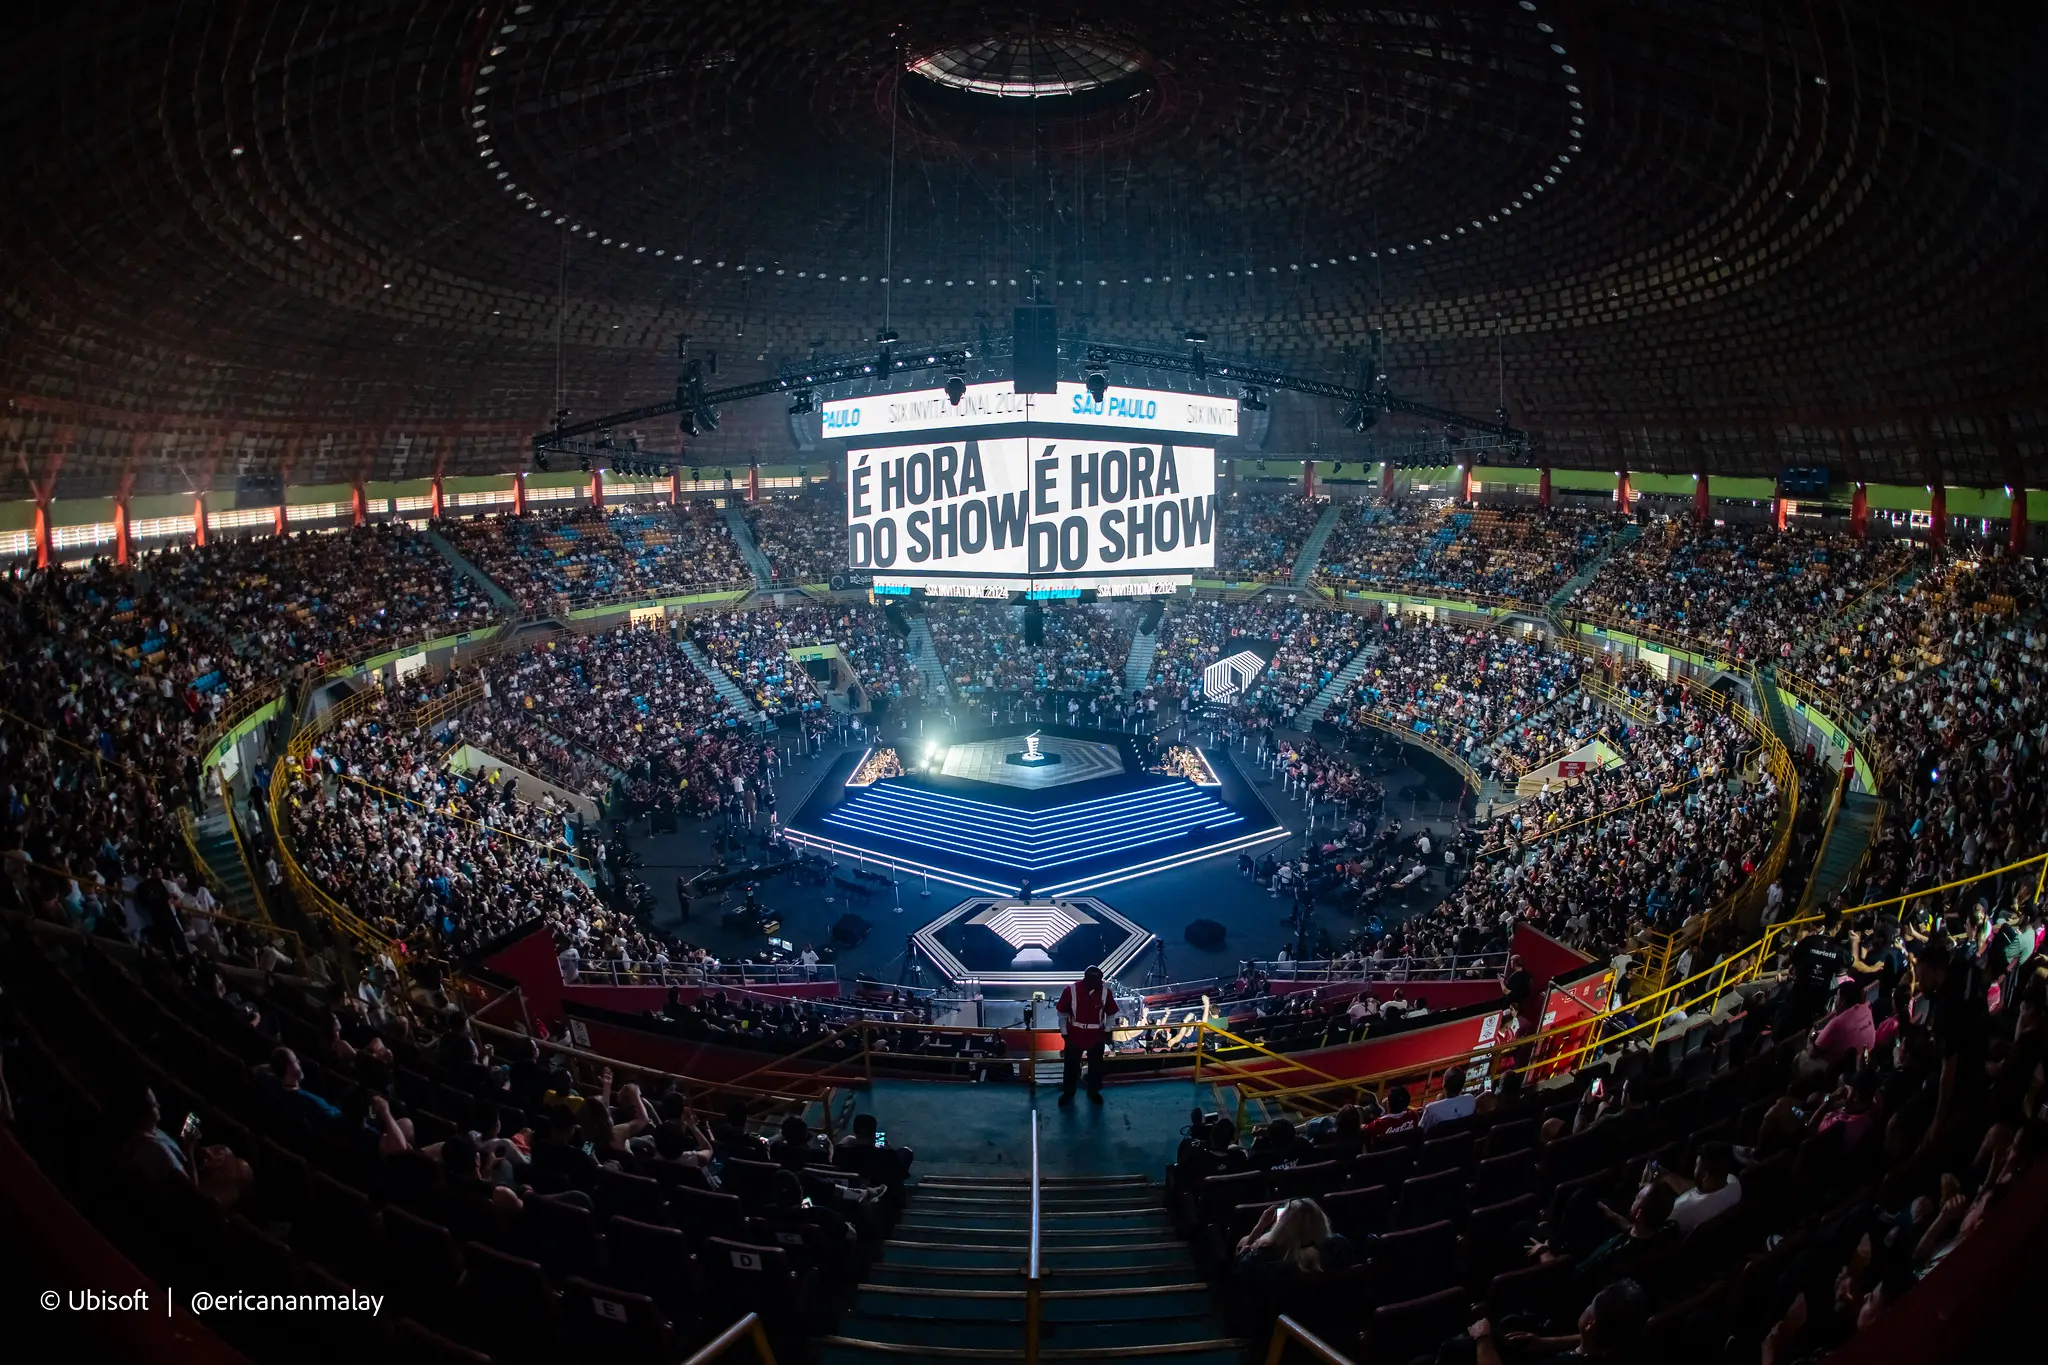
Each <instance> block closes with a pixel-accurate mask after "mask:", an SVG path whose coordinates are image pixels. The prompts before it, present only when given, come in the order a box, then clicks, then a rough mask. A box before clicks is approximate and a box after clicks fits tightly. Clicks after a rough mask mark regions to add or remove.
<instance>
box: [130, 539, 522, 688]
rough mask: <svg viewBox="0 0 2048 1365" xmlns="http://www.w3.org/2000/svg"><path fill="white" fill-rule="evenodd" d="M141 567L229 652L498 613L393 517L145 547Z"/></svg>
mask: <svg viewBox="0 0 2048 1365" xmlns="http://www.w3.org/2000/svg"><path fill="white" fill-rule="evenodd" d="M141 570H142V572H143V573H146V574H147V575H149V578H150V581H151V583H152V584H154V585H155V586H157V587H159V588H161V589H162V590H163V592H164V593H166V594H167V595H169V596H170V597H171V598H172V599H174V600H175V601H176V602H177V603H179V604H181V605H182V607H183V608H184V609H186V610H187V611H188V612H191V613H196V614H198V615H200V616H202V617H204V618H205V619H206V620H207V621H209V622H211V623H212V625H213V626H214V627H215V628H216V629H218V630H221V631H223V632H225V633H227V634H228V635H229V636H230V637H232V638H233V639H234V640H235V641H236V642H237V645H238V649H237V651H236V652H237V653H238V654H239V655H245V656H248V657H250V658H252V659H255V660H263V661H280V662H283V663H285V664H287V665H289V664H296V663H305V662H321V661H323V660H327V659H332V658H337V657H339V658H347V657H349V656H350V655H354V654H360V653H362V652H364V651H365V650H367V649H371V648H374V647H376V646H378V645H381V644H385V643H387V642H395V641H399V640H407V639H422V638H427V637H431V636H439V635H453V634H457V633H459V632H461V631H465V630H476V629H478V628H480V627H483V626H485V625H488V624H490V623H491V622H492V620H493V619H494V618H495V617H496V616H497V615H498V614H499V613H498V611H497V609H496V607H495V606H494V604H493V603H492V602H491V600H490V598H489V596H488V595H486V594H485V593H484V591H483V590H482V589H481V588H479V587H478V586H476V585H475V584H474V583H472V582H471V581H470V580H469V579H468V578H467V577H465V576H464V575H463V574H461V573H459V572H457V571H456V569H455V568H454V566H453V565H451V564H450V563H449V562H448V561H447V559H446V558H445V557H444V556H443V555H442V554H441V553H440V551H438V550H436V549H435V548H434V546H433V544H432V543H431V542H429V541H428V540H427V538H426V537H425V536H424V535H422V534H420V533H419V532H417V531H415V530H413V529H412V527H410V526H408V525H407V524H406V523H404V522H402V521H395V522H381V523H378V524H375V525H369V526H357V527H353V528H351V529H348V530H343V531H300V532H296V533H294V534H291V535H284V536H238V537H227V538H216V539H214V540H213V541H211V542H209V543H208V544H206V545H204V546H198V547H188V548H184V549H178V550H165V551H161V552H159V553H157V554H153V555H150V556H148V557H146V558H145V559H144V560H143V561H142V564H141ZM258 666H259V667H261V665H260V664H259V665H258Z"/></svg>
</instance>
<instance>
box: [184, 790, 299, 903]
mask: <svg viewBox="0 0 2048 1365" xmlns="http://www.w3.org/2000/svg"><path fill="white" fill-rule="evenodd" d="M220 806H221V814H222V815H223V816H225V817H226V819H227V822H228V833H229V835H231V836H232V837H233V838H234V841H235V856H236V857H237V858H239V859H241V862H242V875H243V876H245V877H247V878H248V879H249V894H250V895H251V896H254V897H255V898H256V913H257V914H259V915H261V916H263V918H264V920H265V921H266V922H269V923H272V924H274V923H276V922H277V921H276V917H275V916H273V915H272V914H271V913H270V903H269V902H268V901H267V900H265V899H264V897H263V879H262V878H261V877H259V876H257V875H256V860H255V859H253V858H251V857H250V856H249V846H248V845H247V844H244V843H243V842H242V822H241V821H239V820H237V819H235V792H234V788H232V787H230V786H229V785H228V782H227V779H226V778H224V777H223V778H221V779H220ZM187 818H188V819H189V818H190V817H189V816H187ZM209 870H210V869H209Z"/></svg>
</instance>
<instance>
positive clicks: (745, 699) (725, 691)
mask: <svg viewBox="0 0 2048 1365" xmlns="http://www.w3.org/2000/svg"><path fill="white" fill-rule="evenodd" d="M683 657H684V658H686V659H688V660H689V661H690V665H691V667H693V668H695V669H696V670H697V671H698V672H699V673H701V674H703V675H704V676H705V677H706V678H708V679H710V681H711V690H712V691H714V692H716V693H717V694H718V696H719V700H721V701H723V702H724V703H725V704H726V705H727V706H730V707H731V708H732V709H733V710H734V711H737V712H738V713H739V714H740V715H741V716H742V717H743V718H745V720H746V722H747V724H749V725H765V724H766V723H767V721H768V717H767V716H765V715H763V714H762V713H761V711H760V710H759V709H758V708H757V707H756V706H755V705H754V702H753V698H751V697H749V696H748V695H747V694H746V692H745V690H744V689H742V688H741V687H740V685H739V684H738V683H736V682H734V681H733V680H732V675H731V674H730V673H727V672H726V671H725V670H724V669H722V668H720V667H719V666H718V665H717V664H716V663H714V662H713V661H712V658H711V656H710V655H709V654H706V653H705V652H704V651H703V650H702V649H701V648H700V647H699V646H698V644H697V642H696V641H695V640H685V641H683Z"/></svg>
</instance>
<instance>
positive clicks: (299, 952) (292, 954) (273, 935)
mask: <svg viewBox="0 0 2048 1365" xmlns="http://www.w3.org/2000/svg"><path fill="white" fill-rule="evenodd" d="M178 833H179V834H180V835H181V836H182V837H183V839H184V841H185V852H186V853H187V854H188V855H190V857H191V860H192V866H193V867H194V868H196V869H198V872H199V875H200V876H201V877H203V878H204V879H205V881H206V885H207V886H208V887H209V888H210V889H211V890H212V892H213V898H214V903H215V904H216V905H218V906H219V907H220V908H219V909H218V910H216V911H215V912H214V914H215V916H216V917H217V918H219V919H223V920H226V921H227V922H228V923H230V924H232V925H234V926H235V927H236V928H237V929H238V930H239V931H240V932H242V933H245V934H249V935H251V936H252V937H256V938H267V939H270V940H271V941H272V942H273V943H275V944H277V945H278V946H279V947H280V948H281V949H282V950H283V951H284V953H285V955H286V956H288V957H289V958H291V960H292V961H293V962H294V963H296V964H298V965H299V966H304V965H305V963H306V945H305V943H304V942H303V941H302V940H301V939H300V938H299V936H298V935H297V934H295V933H293V932H292V931H291V930H289V929H282V928H279V927H278V926H277V925H276V924H273V923H271V922H270V915H269V912H268V911H265V912H264V916H263V919H262V920H260V921H258V920H251V919H244V918H242V917H241V916H240V915H237V914H235V913H234V912H233V911H232V910H231V909H229V906H228V888H227V884H226V883H225V882H223V881H221V879H220V877H219V875H218V874H217V873H215V872H214V870H213V865H212V864H211V863H209V862H207V861H206V859H205V857H204V856H203V855H201V853H200V852H199V830H198V826H197V825H196V824H195V822H194V821H193V819H192V811H191V809H190V808H189V807H186V806H180V807H178ZM29 866H31V867H34V866H36V865H35V864H33V863H31V864H29ZM247 866H248V860H247V859H244V860H243V867H244V868H247ZM249 886H250V889H251V890H254V889H255V886H256V879H255V877H254V875H253V874H252V875H251V877H250V879H249ZM257 908H258V909H262V908H263V902H262V900H261V899H260V898H259V899H258V901H257Z"/></svg>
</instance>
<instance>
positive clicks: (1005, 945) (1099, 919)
mask: <svg viewBox="0 0 2048 1365" xmlns="http://www.w3.org/2000/svg"><path fill="white" fill-rule="evenodd" d="M911 939H912V942H914V943H915V944H916V946H917V949H918V951H919V952H921V953H923V954H924V955H925V957H927V958H929V959H930V960H931V962H932V963H933V964H934V965H936V966H937V967H938V969H939V971H940V972H941V973H943V974H944V975H945V976H946V978H947V979H948V980H949V981H951V982H952V983H953V984H954V985H956V986H957V985H966V984H968V983H973V984H975V985H977V986H1004V987H1024V988H1027V989H1050V990H1057V989H1058V988H1060V987H1062V986H1065V985H1066V984H1067V983H1068V982H1070V981H1073V980H1076V979H1078V978H1079V977H1080V975H1081V973H1082V972H1084V971H1086V970H1087V969H1088V968H1089V967H1091V966H1099V967H1101V968H1102V974H1103V975H1104V976H1106V977H1109V978H1111V979H1112V980H1113V979H1115V977H1116V975H1117V973H1119V972H1121V971H1123V970H1124V969H1125V968H1126V967H1128V966H1129V965H1130V964H1131V963H1133V962H1135V961H1136V960H1137V959H1138V957H1139V955H1140V954H1142V953H1143V952H1144V951H1145V949H1146V948H1147V947H1149V946H1150V945H1151V943H1152V935H1151V933H1150V932H1148V931H1147V930H1145V929H1143V928H1141V927H1139V926H1138V925H1136V924H1134V923H1132V922H1131V921H1130V920H1128V919H1125V918H1124V917H1123V916H1122V915H1120V914H1118V913H1117V912H1116V911H1114V910H1112V909H1110V908H1109V906H1107V905H1105V904H1103V903H1102V902H1101V901H1099V900H1096V899H1095V898H1093V897H1092V896H1071V897H1061V898H1060V899H1058V900H1032V901H1028V902H1027V901H1019V900H1015V899H1010V898H1005V897H1000V896H978V897H976V898H974V899H972V900H965V901H962V902H960V904H958V905H956V906H954V907H953V908H952V909H951V910H948V911H947V912H946V913H945V914H943V915H941V916H939V917H938V918H937V919H935V920H933V921H932V922H931V923H930V924H927V925H925V926H924V927H923V928H922V929H919V930H918V931H917V932H916V933H915V934H913V935H912V936H911Z"/></svg>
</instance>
